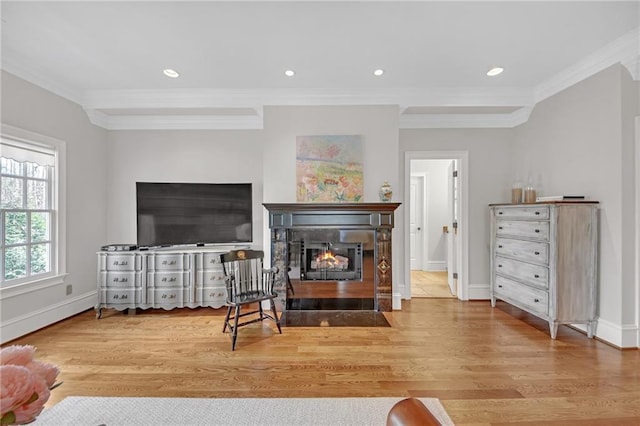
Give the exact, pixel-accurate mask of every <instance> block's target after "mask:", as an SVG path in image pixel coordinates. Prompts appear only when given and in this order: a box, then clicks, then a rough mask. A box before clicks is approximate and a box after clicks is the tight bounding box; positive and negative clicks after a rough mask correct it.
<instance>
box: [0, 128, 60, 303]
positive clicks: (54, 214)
mask: <svg viewBox="0 0 640 426" xmlns="http://www.w3.org/2000/svg"><path fill="white" fill-rule="evenodd" d="M1 136H2V138H3V139H6V140H9V141H15V142H19V143H21V144H26V145H32V146H34V147H44V148H47V149H49V150H52V151H53V153H54V164H53V170H51V168H49V173H50V176H49V182H50V185H49V189H48V196H49V197H50V205H49V209H45V210H44V211H48V212H51V217H50V221H51V222H50V225H49V226H50V234H49V238H48V240H47V241H50V250H51V255H50V261H51V271H50V272H47V273H42V274H37V275H31V276H29V275H28V276H26V277H22V278H16V279H12V280H9V281H4V270H3V268H4V265H1V266H0V271H1V272H2V276H1V277H0V280H1V285H0V300H2V299H4V298H5V297H12V296H15V295H18V294H22V293H27V292H31V291H35V290H37V289H41V288H47V287H51V286H55V285H59V284H61V283H63V282H64V278H65V276H66V275H67V272H66V142H64V141H62V140H59V139H56V138H52V137H50V136H44V135H41V134H38V133H34V132H30V131H28V130H24V129H20V128H17V127H13V126H9V125H6V124H2V126H1ZM22 179H24V183H25V184H26V182H27V181H28V180H38V179H30V178H29V179H28V178H27V177H26V172H25V174H23V176H22ZM24 191H26V188H25V189H24ZM7 210H9V211H11V210H15V211H27V212H29V211H31V212H33V211H38V210H41V209H26V210H25V209H24V208H18V209H7ZM3 232H4V230H3ZM29 234H30V230H29ZM33 244H35V243H33V242H31V241H27V242H26V244H24V245H25V246H26V247H27V248H29V247H31V246H32V245H33ZM21 245H22V244H21ZM4 248H5V247H4V246H3V250H4ZM0 260H1V259H0ZM28 267H29V268H30V265H28Z"/></svg>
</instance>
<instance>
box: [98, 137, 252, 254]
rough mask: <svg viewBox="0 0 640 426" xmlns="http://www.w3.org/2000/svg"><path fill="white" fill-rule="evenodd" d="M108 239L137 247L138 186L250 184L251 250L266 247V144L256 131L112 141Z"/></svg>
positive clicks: (108, 184) (118, 138)
mask: <svg viewBox="0 0 640 426" xmlns="http://www.w3.org/2000/svg"><path fill="white" fill-rule="evenodd" d="M108 143H109V150H108V154H107V163H108V164H110V167H109V172H108V177H107V186H106V190H107V199H108V203H107V204H108V206H107V213H108V214H107V238H106V239H105V241H104V243H110V244H112V243H113V244H115V243H118V244H119V243H134V244H135V242H136V239H137V236H136V232H137V231H136V186H135V185H136V182H196V183H246V182H248V183H252V184H253V185H252V189H253V246H254V247H256V248H260V247H262V244H263V240H262V237H263V233H262V228H263V222H262V210H263V207H262V192H263V184H262V167H263V160H262V156H263V151H262V147H263V142H262V136H261V133H260V132H259V131H255V130H238V131H231V130H229V131H222V130H191V131H185V130H171V131H169V130H160V131H158V130H135V131H133V130H130V131H112V132H110V133H109V138H108Z"/></svg>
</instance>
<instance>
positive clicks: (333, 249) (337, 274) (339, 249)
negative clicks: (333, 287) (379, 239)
mask: <svg viewBox="0 0 640 426" xmlns="http://www.w3.org/2000/svg"><path fill="white" fill-rule="evenodd" d="M300 249H301V254H302V259H301V262H300V263H301V265H300V279H301V280H337V281H346V280H362V243H330V242H323V243H306V242H302V243H301V247H300Z"/></svg>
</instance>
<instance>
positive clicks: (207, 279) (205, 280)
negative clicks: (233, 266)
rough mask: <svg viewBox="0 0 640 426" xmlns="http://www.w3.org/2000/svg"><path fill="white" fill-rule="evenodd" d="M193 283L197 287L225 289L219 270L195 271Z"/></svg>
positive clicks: (222, 274) (222, 275) (221, 272)
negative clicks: (219, 287) (220, 287)
mask: <svg viewBox="0 0 640 426" xmlns="http://www.w3.org/2000/svg"><path fill="white" fill-rule="evenodd" d="M195 278H196V279H195V282H196V285H197V286H218V285H220V286H222V287H225V281H224V272H223V271H222V269H220V270H204V271H202V270H200V271H196V277H195Z"/></svg>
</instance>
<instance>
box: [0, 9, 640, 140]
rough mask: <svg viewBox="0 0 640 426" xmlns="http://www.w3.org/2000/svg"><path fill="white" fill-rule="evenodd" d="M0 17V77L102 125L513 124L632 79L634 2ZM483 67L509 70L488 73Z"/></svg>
mask: <svg viewBox="0 0 640 426" xmlns="http://www.w3.org/2000/svg"><path fill="white" fill-rule="evenodd" d="M1 8H2V10H1V11H2V69H4V70H6V71H8V72H10V73H13V74H15V75H17V76H19V77H21V78H24V79H26V80H28V81H31V82H33V83H35V84H37V85H39V86H41V87H43V88H45V89H48V90H50V91H52V92H54V93H57V94H59V95H62V96H64V97H66V98H68V99H70V100H72V101H74V102H77V103H79V104H80V105H82V106H83V108H84V109H85V110H86V111H87V114H88V115H89V117H90V119H91V121H92V122H93V123H94V124H97V125H100V126H102V127H105V128H107V129H137V128H163V129H168V128H202V129H215V128H262V111H263V107H264V106H265V105H389V104H393V105H395V104H397V105H399V107H400V125H401V127H404V128H411V127H471V126H472V127H513V126H515V125H517V124H520V123H522V122H524V121H526V120H527V118H528V115H529V113H530V111H531V109H532V107H533V106H534V105H535V103H536V102H539V101H540V100H542V99H544V98H546V97H548V96H550V95H552V94H554V93H557V92H558V91H560V90H563V89H565V88H566V87H568V86H570V85H572V84H575V83H576V82H578V81H580V80H581V79H584V78H586V77H588V76H590V75H592V74H594V73H595V72H598V71H600V70H601V69H604V68H605V67H607V66H610V65H611V64H613V63H617V62H622V63H623V65H625V66H626V67H627V68H628V69H629V70H630V71H631V73H632V75H633V76H634V78H636V79H638V78H639V77H638V69H639V68H640V61H639V58H640V48H639V40H640V29H639V26H640V5H639V2H638V1H622V2H612V1H603V2H595V1H585V2H582V1H555V2H542V1H531V2H526V1H498V2H484V1H471V2H462V1H448V2H444V1H439V2H436V1H409V2H400V1H393V2H384V1H356V2H342V1H315V2H314V1H280V2H272V1H264V0H263V1H254V2H249V1H233V2H231V1H229V2H222V1H194V2H187V1H179V2H170V1H140V2H129V1H109V2H98V1H72V2H58V1H44V2H34V1H7V0H2V4H1ZM493 65H500V66H502V67H504V68H505V71H504V72H503V73H502V74H501V75H499V76H496V77H488V76H487V75H486V72H487V70H488V69H489V68H490V67H491V66H493ZM165 68H172V69H175V70H177V71H178V72H179V73H180V77H179V78H177V79H170V78H168V77H166V76H164V75H163V72H162V71H163V70H164V69H165ZM378 68H380V69H383V70H384V71H385V72H384V74H383V75H382V76H379V77H376V76H374V75H373V71H374V70H375V69H378ZM286 69H292V70H295V72H296V74H295V75H294V76H293V77H287V76H285V74H284V71H285V70H286Z"/></svg>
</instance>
